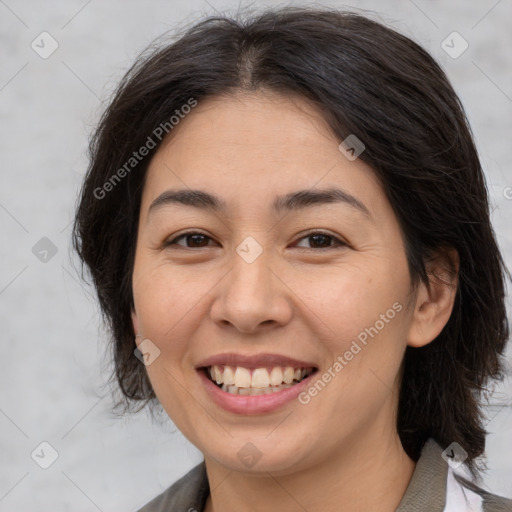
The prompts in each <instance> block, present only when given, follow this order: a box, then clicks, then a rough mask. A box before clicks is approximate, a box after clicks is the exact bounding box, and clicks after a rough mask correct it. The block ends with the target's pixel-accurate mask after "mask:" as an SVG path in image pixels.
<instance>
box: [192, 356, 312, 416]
mask: <svg viewBox="0 0 512 512" xmlns="http://www.w3.org/2000/svg"><path fill="white" fill-rule="evenodd" d="M207 366H210V365H207ZM240 366H242V365H240ZM290 366H293V365H291V364H290ZM299 366H300V365H299ZM311 366H312V365H309V366H307V367H311ZM197 373H198V375H199V377H200V379H201V382H202V384H203V386H204V388H205V390H206V392H207V394H208V395H209V397H210V398H211V399H212V400H213V402H214V403H215V404H216V405H218V406H219V407H222V408H223V409H225V410H226V411H228V412H232V413H235V414H240V415H256V414H264V413H268V412H272V411H275V410H277V409H279V408H281V407H283V406H284V405H286V404H288V403H290V402H292V401H293V400H295V399H296V398H297V397H298V396H299V394H300V393H301V392H303V391H304V390H305V389H306V388H307V387H308V386H309V385H310V382H311V380H310V379H312V377H313V376H316V374H317V373H318V371H317V370H316V371H314V372H313V373H311V375H308V376H307V377H305V378H304V379H302V380H301V381H300V382H298V383H297V384H294V385H293V386H292V387H291V388H286V389H283V390H282V391H278V392H277V393H270V394H268V395H254V396H248V395H233V394H231V393H228V392H227V391H222V389H221V388H219V387H218V386H217V385H216V384H214V383H213V382H212V381H211V380H210V379H209V378H208V377H207V375H206V370H205V368H199V369H198V370H197Z"/></svg>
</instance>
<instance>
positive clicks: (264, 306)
mask: <svg viewBox="0 0 512 512" xmlns="http://www.w3.org/2000/svg"><path fill="white" fill-rule="evenodd" d="M232 262H233V263H232V270H231V271H230V272H228V274H227V275H226V277H225V278H224V279H223V280H222V281H221V283H219V286H218V287H216V290H217V296H216V297H215V300H214V301H213V303H212V306H211V311H210V315H211V318H212V320H213V321H214V322H215V323H217V324H218V325H220V326H222V327H224V328H226V326H228V325H230V326H232V327H233V328H235V329H236V330H238V331H239V332H241V333H247V334H249V333H256V332H258V330H261V329H267V328H269V327H272V326H273V327H274V328H275V327H278V326H283V325H285V324H287V323H288V322H289V321H290V319H291V317H292V305H291V297H290V294H291V293H292V292H291V291H290V289H289V288H288V287H287V286H286V284H285V282H284V280H283V278H282V277H281V276H279V271H275V270H273V269H272V268H271V267H270V266H269V264H270V263H271V262H270V259H269V258H268V257H267V255H266V253H265V252H263V254H261V255H260V256H259V257H258V258H256V260H254V261H252V262H250V263H249V262H247V261H245V260H244V259H243V258H242V257H240V256H239V254H237V253H235V254H234V256H233V258H232Z"/></svg>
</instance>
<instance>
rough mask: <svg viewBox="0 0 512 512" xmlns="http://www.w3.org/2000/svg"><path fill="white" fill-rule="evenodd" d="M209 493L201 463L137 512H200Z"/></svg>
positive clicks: (202, 463)
mask: <svg viewBox="0 0 512 512" xmlns="http://www.w3.org/2000/svg"><path fill="white" fill-rule="evenodd" d="M209 491H210V490H209V486H208V478H207V476H206V467H205V464H204V461H202V462H201V463H199V464H198V465H197V466H194V467H193V468H192V469H191V470H190V471H189V472H188V473H187V474H186V475H184V476H182V477H181V478H180V479H179V480H177V481H176V482H175V483H174V484H172V485H171V486H170V487H169V488H168V489H166V490H165V491H164V492H162V493H161V494H159V495H158V496H157V497H156V498H153V499H152V500H151V501H150V502H149V503H146V505H144V506H143V507H142V508H141V509H139V510H138V511H137V512H172V511H174V510H176V511H178V510H179V511H180V512H202V510H203V508H204V504H205V502H206V498H207V497H208V493H209Z"/></svg>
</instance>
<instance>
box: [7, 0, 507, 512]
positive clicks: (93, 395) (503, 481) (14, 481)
mask: <svg viewBox="0 0 512 512" xmlns="http://www.w3.org/2000/svg"><path fill="white" fill-rule="evenodd" d="M292 3H293V4H295V5H298V4H299V3H300V2H292ZM238 5H239V4H238V2H234V1H225V2H216V1H214V0H212V2H211V3H207V2H204V1H202V0H187V1H183V0H179V1H176V2H157V1H155V2H151V3H150V2H142V1H120V0H115V1H114V0H112V1H106V2H100V1H98V0H92V1H88V2H86V1H85V0H77V1H68V2H55V1H53V2H48V1H47V2H44V3H43V2H35V1H16V0H5V1H4V0H0V38H1V42H0V43H1V44H0V48H1V50H0V51H1V52H2V56H1V61H0V62H1V67H0V115H1V119H2V124H1V128H0V129H1V133H0V155H1V160H0V161H1V167H0V172H1V188H0V227H1V237H2V241H1V244H0V255H1V265H0V308H1V318H2V342H1V344H0V351H1V352H0V361H1V363H0V364H1V367H2V369H1V371H0V434H1V435H0V511H7V510H9V511H12V510H24V511H25V512H30V511H36V510H50V509H51V510H53V511H55V512H58V511H64V510H73V511H74V512H77V511H95V510H101V511H103V512H108V511H114V510H136V509H137V508H138V507H140V506H141V505H142V504H144V503H146V502H147V501H148V500H149V499H150V498H152V497H153V496H155V495H156V494H158V493H159V492H161V491H162V490H163V489H164V488H166V487H167V486H168V485H170V483H171V482H173V481H174V480H176V479H177V478H178V477H179V476H181V475H182V474H184V473H185V472H186V471H187V470H188V469H189V468H191V467H192V466H193V465H195V464H196V463H197V462H199V461H200V460H201V454H200V453H199V452H198V451H197V449H196V448H194V447H193V446H191V445H190V444H189V443H188V441H186V440H185V439H184V438H183V436H182V435H181V434H180V433H179V432H178V431H177V430H176V428H175V427H174V426H173V425H172V423H171V422H170V421H169V420H168V419H166V417H165V416H163V417H162V424H161V425H160V424H158V423H152V422H151V418H150V417H149V415H148V414H147V413H146V412H142V413H139V414H138V415H134V416H131V417H126V418H118V417H116V416H115V415H114V414H113V413H112V412H111V407H112V402H111V397H110V395H109V393H108V388H107V387H106V386H105V382H106V379H107V377H108V374H109V371H110V366H109V353H108V351H107V349H106V348H105V345H106V344H105V339H106V337H105V333H104V331H103V329H102V328H101V322H100V316H99V311H98V308H97V306H96V304H95V301H94V299H93V296H92V290H89V289H87V288H86V287H83V286H82V285H81V283H80V279H79V277H78V275H77V273H76V270H75V265H76V260H75V259H74V257H73V255H72V253H71V252H70V249H69V247H70V245H69V241H70V240H69V237H70V232H71V229H70V228H71V224H70V223H71V219H72V215H73V208H74V204H75V200H76V195H77V191H78V187H79V185H80V181H81V178H82V176H83V173H84V171H85V168H86V165H87V157H86V152H85V151H86V144H87V138H88V135H89V134H90V132H91V130H92V127H93V126H94V125H95V123H96V122H97V120H98V118H99V115H100V113H101V112H102V109H103V108H104V105H105V101H106V100H107V99H108V97H109V95H110V94H111V93H112V91H113V90H114V87H115V85H116V83H117V81H118V80H119V79H120V77H121V76H122V74H123V73H124V72H125V71H126V70H127V68H128V66H129V65H130V64H131V63H132V62H133V60H134V58H135V57H136V55H137V54H138V53H139V52H140V51H141V50H143V49H144V48H145V47H146V45H147V44H149V43H150V42H151V41H152V40H153V39H154V38H155V37H157V36H159V35H161V34H162V33H163V32H165V31H167V30H169V29H171V28H174V27H178V26H182V25H183V24H184V23H186V24H189V23H191V22H193V21H194V20H196V19H197V18H198V17H200V16H202V15H206V14H214V13H215V12H217V11H220V12H228V13H234V12H235V11H236V9H237V7H238ZM241 5H242V7H246V6H251V7H252V8H253V9H259V8H262V7H264V6H277V5H285V4H284V3H282V2H280V3H277V2H266V3H264V2H252V3H250V4H249V3H248V2H242V3H241ZM309 5H313V3H312V2H309ZM322 5H327V6H331V7H336V8H341V7H344V4H342V3H341V2H329V3H325V2H322ZM345 7H346V8H351V9H352V8H358V9H369V10H374V11H376V12H378V13H379V15H380V19H381V20H382V21H385V22H387V23H389V24H390V25H392V26H393V27H395V28H396V29H398V30H399V31H401V32H403V33H404V34H406V35H408V36H409V37H412V38H413V39H414V40H416V41H418V42H419V43H420V44H422V45H423V46H424V47H426V48H427V49H428V50H429V51H430V52H431V53H432V54H433V55H434V56H435V57H436V58H437V60H438V61H439V62H440V63H441V65H442V66H443V68H444V69H445V70H446V72H447V74H448V76H449V78H450V80H451V81H452V83H453V85H454V87H455V89H456V91H457V93H458V94H459V96H460V98H461V100H462V102H463V104H464V106H465V108H466V111H467V114H468V117H469V119H470V122H471V124H472V128H473V130H474V134H475V138H476V142H477V145H478V149H479V151H480V155H481V159H482V163H483V166H484V168H485V172H486V175H487V178H488V184H489V190H490V193H491V199H492V205H493V223H494V226H495V230H496V232H497V236H498V239H499V242H500V245H501V247H502V250H503V251H504V254H505V257H506V261H507V264H508V266H511V263H512V262H511V259H512V228H511V226H512V223H511V219H512V189H510V188H507V187H512V172H511V152H510V141H511V140H512V138H511V135H512V130H511V119H512V80H511V75H512V73H511V59H512V55H511V53H510V48H511V47H512V39H511V34H512V30H511V26H510V25H511V23H510V21H511V20H512V1H511V0H501V1H496V0H489V1H488V0H482V1H478V2H476V1H471V2H469V1H462V0H459V1H451V2H449V3H448V2H440V1H426V0H415V1H411V0H404V1H377V0H372V1H360V2H354V3H352V4H350V5H349V4H345ZM43 31H47V32H49V33H50V34H51V36H52V37H53V38H54V39H55V40H56V41H57V42H58V45H59V46H58V49H57V50H56V51H55V53H53V54H52V55H51V56H50V57H49V58H47V59H43V58H41V57H40V56H39V55H38V54H37V53H36V52H35V51H34V50H33V49H32V48H31V42H32V41H33V40H36V42H37V41H38V40H40V39H37V37H38V36H39V34H40V33H41V32H43ZM453 31H457V32H459V33H460V34H461V35H462V37H463V38H464V39H465V40H466V41H467V42H468V44H469V48H468V49H467V51H465V52H464V53H463V54H462V55H461V56H460V57H458V58H456V59H454V58H452V57H450V56H449V55H448V54H447V53H446V52H445V51H444V50H443V49H442V47H441V42H442V41H443V40H445V38H446V37H447V36H448V35H449V34H450V33H452V32H453ZM457 44H459V43H456V45H457ZM46 48H48V46H46ZM459 48H460V46H459ZM456 49H457V46H456ZM43 237H47V238H48V239H49V240H51V243H52V244H54V246H55V248H56V250H57V252H56V254H55V255H52V252H51V248H50V252H48V254H45V253H44V252H41V251H44V250H45V248H46V249H48V248H49V246H48V242H47V241H43V242H39V241H40V239H41V238H43ZM38 242H39V244H42V245H36V244H37V243H38ZM35 245H36V249H35V250H34V251H33V247H34V246H35ZM34 252H35V253H36V254H34ZM45 258H46V261H44V260H45ZM41 259H43V261H41ZM509 302H510V301H509ZM510 356H511V351H510V347H509V352H508V377H507V380H506V382H505V383H503V384H501V385H499V386H498V388H497V389H496V392H495V393H494V394H493V396H492V402H493V403H495V404H501V405H493V406H492V407H490V408H489V410H488V416H489V420H488V424H487V429H488V430H489V431H490V432H491V434H490V435H489V437H488V463H489V472H488V474H487V476H486V477H485V486H486V487H487V488H488V489H490V490H491V491H493V492H496V493H500V494H502V495H507V496H512V408H511V407H510V404H511V400H512V399H511V397H512V384H511V380H512V364H511V363H510V359H511V357H510ZM507 404H508V405H507ZM42 441H47V442H49V443H50V444H51V445H52V446H53V447H54V448H55V449H56V450H57V452H58V458H57V460H56V461H55V462H54V463H53V464H52V465H51V466H50V467H49V468H48V469H42V468H41V467H39V465H38V464H36V462H35V461H34V460H33V459H32V458H31V453H32V452H33V451H34V450H35V449H36V448H37V447H38V446H39V444H40V443H41V442H42ZM43 448H44V447H43ZM40 450H41V448H39V451H37V450H36V453H39V454H40V458H39V460H40V461H44V460H46V461H48V460H49V459H48V457H49V453H50V452H49V451H48V450H46V452H44V449H43V452H44V456H43V455H41V453H42V452H41V451H40ZM34 457H35V458H37V457H36V456H34Z"/></svg>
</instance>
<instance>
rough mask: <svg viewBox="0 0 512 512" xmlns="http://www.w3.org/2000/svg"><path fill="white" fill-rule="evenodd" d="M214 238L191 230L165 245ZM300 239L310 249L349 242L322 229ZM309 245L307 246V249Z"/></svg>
mask: <svg viewBox="0 0 512 512" xmlns="http://www.w3.org/2000/svg"><path fill="white" fill-rule="evenodd" d="M182 239H183V240H185V244H180V243H178V241H180V240H182ZM210 240H212V238H211V237H209V236H208V235H205V234H203V233H200V232H197V231H190V232H188V233H182V234H181V235H179V236H177V237H176V238H174V239H173V240H170V241H168V242H165V246H166V247H168V246H172V245H177V246H179V247H185V248H189V249H194V248H201V247H208V241H210ZM300 240H309V243H310V245H312V247H309V248H310V249H321V250H325V249H331V248H334V247H344V246H347V245H348V244H347V243H346V242H344V241H343V240H340V239H339V238H338V237H336V236H334V235H331V234H329V233H324V232H322V231H314V232H311V233H308V234H307V235H306V236H303V237H302V238H300V239H299V241H300ZM296 247H304V246H301V245H299V244H296ZM307 248H308V247H306V249H307Z"/></svg>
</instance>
